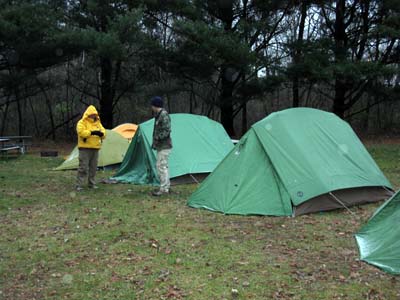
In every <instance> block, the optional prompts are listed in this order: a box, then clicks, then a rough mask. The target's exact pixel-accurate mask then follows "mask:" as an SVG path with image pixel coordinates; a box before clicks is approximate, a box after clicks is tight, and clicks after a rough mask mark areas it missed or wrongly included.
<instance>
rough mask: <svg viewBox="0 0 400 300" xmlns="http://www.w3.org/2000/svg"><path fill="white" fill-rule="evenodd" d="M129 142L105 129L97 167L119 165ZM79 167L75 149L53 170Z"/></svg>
mask: <svg viewBox="0 0 400 300" xmlns="http://www.w3.org/2000/svg"><path fill="white" fill-rule="evenodd" d="M128 147H129V141H128V140H127V139H125V138H124V137H123V136H121V135H120V134H119V133H118V132H115V131H112V130H108V129H106V138H105V139H104V140H103V144H102V146H101V149H100V151H99V162H98V164H97V166H98V167H105V166H110V165H115V164H119V163H121V162H122V160H123V159H124V156H125V153H126V151H127V150H128ZM78 167H79V149H78V147H75V148H74V149H73V150H72V152H71V153H70V155H69V156H68V157H67V159H66V160H65V161H64V162H63V163H62V164H61V165H59V166H58V167H57V168H55V170H59V171H61V170H73V169H77V168H78Z"/></svg>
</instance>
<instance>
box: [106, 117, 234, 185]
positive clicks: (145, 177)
mask: <svg viewBox="0 0 400 300" xmlns="http://www.w3.org/2000/svg"><path fill="white" fill-rule="evenodd" d="M170 117H171V138H172V144H173V149H172V152H171V154H170V157H169V161H168V163H169V172H170V177H171V178H176V177H179V176H183V175H187V174H199V173H209V172H211V171H213V170H214V168H215V167H216V166H217V165H218V164H219V162H220V161H221V160H222V159H223V158H224V157H225V155H226V154H227V153H228V152H229V151H230V150H231V149H232V148H233V144H232V141H231V139H230V138H229V136H228V134H227V133H226V131H225V129H224V128H223V127H222V125H221V124H220V123H218V122H216V121H213V120H211V119H209V118H207V117H204V116H199V115H193V114H170ZM153 127H154V118H153V119H151V120H148V121H146V122H144V123H142V124H140V125H139V128H138V130H137V132H136V134H135V136H134V138H133V140H132V142H131V144H130V146H129V149H128V151H127V154H126V156H125V159H124V161H123V162H122V163H121V166H120V168H119V169H118V171H117V173H116V174H115V176H113V177H112V179H114V180H117V181H119V182H124V183H135V184H154V185H156V184H159V180H158V176H157V171H156V166H155V163H156V152H155V151H154V150H152V149H151V143H152V140H153Z"/></svg>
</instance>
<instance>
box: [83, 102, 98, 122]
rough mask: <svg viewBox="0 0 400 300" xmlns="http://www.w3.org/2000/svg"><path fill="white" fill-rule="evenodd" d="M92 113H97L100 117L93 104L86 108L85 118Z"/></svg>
mask: <svg viewBox="0 0 400 300" xmlns="http://www.w3.org/2000/svg"><path fill="white" fill-rule="evenodd" d="M90 115H97V117H99V113H98V112H97V109H96V107H94V106H93V105H89V107H88V108H87V109H86V110H85V112H84V114H83V118H84V119H86V118H88V117H89V116H90Z"/></svg>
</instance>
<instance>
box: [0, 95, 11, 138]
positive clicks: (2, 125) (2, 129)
mask: <svg viewBox="0 0 400 300" xmlns="http://www.w3.org/2000/svg"><path fill="white" fill-rule="evenodd" d="M10 97H11V95H8V96H7V100H6V103H5V106H6V107H5V109H4V113H3V121H2V122H1V131H0V135H4V131H5V129H6V124H7V123H6V121H7V115H8V107H9V106H10V102H9V100H10Z"/></svg>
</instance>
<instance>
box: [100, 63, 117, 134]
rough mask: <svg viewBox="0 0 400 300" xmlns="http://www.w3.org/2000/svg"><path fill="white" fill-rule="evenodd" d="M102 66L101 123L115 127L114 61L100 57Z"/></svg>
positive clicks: (109, 127)
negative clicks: (112, 81) (112, 80)
mask: <svg viewBox="0 0 400 300" xmlns="http://www.w3.org/2000/svg"><path fill="white" fill-rule="evenodd" d="M100 68H101V76H100V77H101V82H100V89H101V97H100V117H101V123H102V124H103V126H104V127H105V128H108V129H111V128H112V127H113V98H114V95H113V94H114V93H113V89H112V85H111V77H112V62H111V60H110V59H109V58H100Z"/></svg>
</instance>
